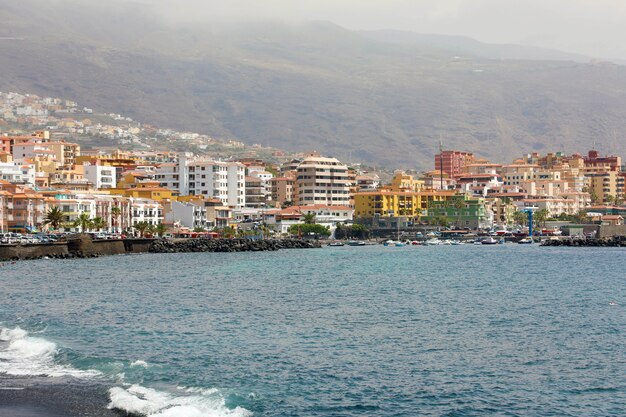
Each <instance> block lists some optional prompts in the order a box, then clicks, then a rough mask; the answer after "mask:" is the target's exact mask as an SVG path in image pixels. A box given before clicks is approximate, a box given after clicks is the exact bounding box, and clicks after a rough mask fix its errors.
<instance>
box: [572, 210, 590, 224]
mask: <svg viewBox="0 0 626 417" xmlns="http://www.w3.org/2000/svg"><path fill="white" fill-rule="evenodd" d="M575 217H576V222H577V223H581V224H583V223H587V221H588V220H589V217H587V212H586V211H585V210H580V211H579V212H578V213H576V216H575Z"/></svg>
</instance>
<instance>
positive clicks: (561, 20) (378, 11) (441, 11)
mask: <svg viewBox="0 0 626 417" xmlns="http://www.w3.org/2000/svg"><path fill="white" fill-rule="evenodd" d="M127 1H141V2H144V3H151V4H153V5H157V7H159V8H160V10H162V11H163V12H164V14H166V15H167V16H168V17H175V18H183V19H194V20H202V19H210V18H217V19H226V20H239V19H243V20H251V19H280V20H286V21H302V20H328V21H331V22H333V23H336V24H338V25H340V26H343V27H346V28H348V29H366V30H367V29H399V30H408V31H413V32H419V33H436V34H447V35H462V36H468V37H472V38H474V39H477V40H480V41H483V42H488V43H516V44H522V45H530V46H539V47H544V48H550V49H558V50H562V51H566V52H575V53H580V54H584V55H587V56H589V57H592V58H615V59H626V42H624V40H625V39H626V0H127Z"/></svg>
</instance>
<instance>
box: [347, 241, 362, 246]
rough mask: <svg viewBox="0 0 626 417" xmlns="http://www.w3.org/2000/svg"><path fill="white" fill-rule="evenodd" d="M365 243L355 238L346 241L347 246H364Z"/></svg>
mask: <svg viewBox="0 0 626 417" xmlns="http://www.w3.org/2000/svg"><path fill="white" fill-rule="evenodd" d="M365 245H366V243H365V242H363V241H362V240H359V241H355V240H351V241H349V242H348V246H365Z"/></svg>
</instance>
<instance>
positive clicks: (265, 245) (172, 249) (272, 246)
mask: <svg viewBox="0 0 626 417" xmlns="http://www.w3.org/2000/svg"><path fill="white" fill-rule="evenodd" d="M320 247H321V244H320V243H319V242H318V241H311V240H301V239H263V240H249V239H186V240H167V239H158V240H155V241H154V242H152V244H151V245H150V248H149V249H148V251H149V252H152V253H183V252H259V251H274V250H279V249H312V248H320Z"/></svg>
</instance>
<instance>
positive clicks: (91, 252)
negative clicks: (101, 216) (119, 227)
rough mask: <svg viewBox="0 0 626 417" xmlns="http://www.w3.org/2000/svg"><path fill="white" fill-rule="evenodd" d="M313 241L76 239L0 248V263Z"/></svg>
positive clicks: (300, 245)
mask: <svg viewBox="0 0 626 417" xmlns="http://www.w3.org/2000/svg"><path fill="white" fill-rule="evenodd" d="M319 247H321V245H320V243H319V242H317V241H308V240H300V239H265V240H247V239H176V240H167V239H124V240H100V241H98V240H92V239H91V237H90V236H89V235H80V236H77V237H75V238H72V239H69V240H68V241H67V242H59V243H49V244H34V245H0V262H5V261H18V260H32V259H41V258H51V259H73V258H96V257H99V256H108V255H122V254H126V253H146V252H151V253H183V252H246V251H247V252H257V251H273V250H278V249H308V248H319Z"/></svg>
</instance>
